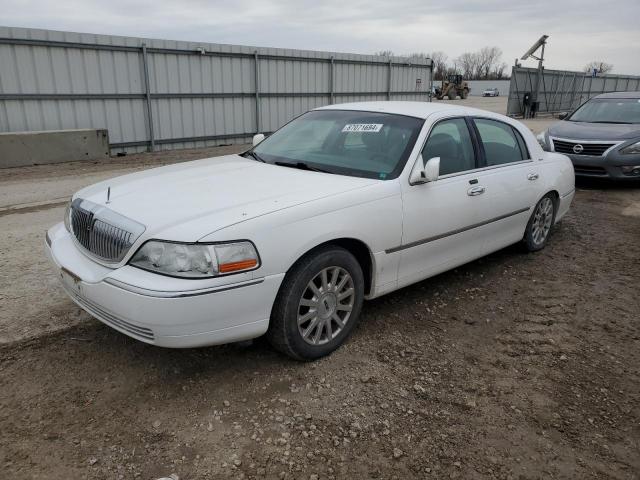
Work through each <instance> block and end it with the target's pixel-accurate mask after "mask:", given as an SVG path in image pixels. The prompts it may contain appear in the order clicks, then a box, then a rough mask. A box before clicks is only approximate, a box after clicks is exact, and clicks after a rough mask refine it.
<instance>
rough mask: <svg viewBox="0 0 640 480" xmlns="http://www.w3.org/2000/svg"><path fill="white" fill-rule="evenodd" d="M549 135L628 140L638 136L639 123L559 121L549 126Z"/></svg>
mask: <svg viewBox="0 0 640 480" xmlns="http://www.w3.org/2000/svg"><path fill="white" fill-rule="evenodd" d="M549 135H551V136H552V137H560V138H568V139H574V140H612V141H616V140H630V139H632V138H636V137H640V125H638V124H633V125H625V124H614V123H586V122H568V121H560V122H557V123H554V124H553V125H551V126H550V127H549Z"/></svg>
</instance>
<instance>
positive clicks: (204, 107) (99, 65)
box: [0, 27, 431, 151]
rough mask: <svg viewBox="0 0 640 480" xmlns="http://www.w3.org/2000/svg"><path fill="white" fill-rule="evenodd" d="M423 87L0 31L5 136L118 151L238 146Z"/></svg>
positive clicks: (424, 74)
mask: <svg viewBox="0 0 640 480" xmlns="http://www.w3.org/2000/svg"><path fill="white" fill-rule="evenodd" d="M145 61H146V64H145ZM417 79H420V82H417V81H416V80H417ZM430 80H431V64H430V61H429V60H423V61H418V62H415V61H414V62H413V63H409V61H408V60H407V59H404V58H399V57H392V58H387V57H376V56H371V55H356V54H347V53H335V52H316V51H306V50H289V49H275V48H256V47H248V46H239V45H222V44H209V43H196V42H181V41H173V40H158V39H143V38H132V37H116V36H108V35H94V34H82V33H73V32H56V31H50V30H37V29H23V28H10V27H0V131H3V132H10V131H34V130H61V129H76V128H106V129H108V130H109V136H110V141H111V142H112V145H111V146H112V149H113V150H114V151H121V150H124V151H140V150H144V149H146V148H150V149H153V148H156V149H163V150H164V149H172V148H189V147H200V146H209V145H219V144H232V143H241V142H242V143H244V142H246V141H248V139H250V137H251V136H252V135H253V134H254V133H255V132H256V131H258V129H259V130H260V131H262V132H272V131H274V130H276V129H277V128H279V127H280V126H282V125H283V124H284V123H286V122H288V121H289V120H291V119H292V118H294V117H295V116H297V115H300V114H301V113H303V112H305V111H307V110H310V109H313V108H316V107H319V106H322V105H327V104H329V103H331V102H333V103H344V102H351V101H366V100H386V99H397V100H418V101H424V100H428V97H427V95H426V92H427V91H428V89H429V85H430ZM147 84H148V86H149V88H148V91H147Z"/></svg>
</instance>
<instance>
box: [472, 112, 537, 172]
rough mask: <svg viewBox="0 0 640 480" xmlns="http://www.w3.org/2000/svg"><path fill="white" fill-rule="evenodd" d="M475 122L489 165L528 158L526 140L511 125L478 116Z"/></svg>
mask: <svg viewBox="0 0 640 480" xmlns="http://www.w3.org/2000/svg"><path fill="white" fill-rule="evenodd" d="M474 122H475V124H476V127H478V132H480V141H481V142H482V145H483V147H484V153H485V156H486V157H487V165H489V166H491V165H504V164H505V163H511V162H519V161H520V160H525V159H527V158H528V156H529V155H528V152H527V151H526V146H525V145H524V140H522V137H521V136H520V134H519V133H516V132H515V131H514V130H513V128H512V127H511V125H508V124H506V123H503V122H498V121H497V120H487V119H485V118H476V119H474ZM523 149H524V150H523Z"/></svg>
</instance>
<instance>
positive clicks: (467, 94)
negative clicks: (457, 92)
mask: <svg viewBox="0 0 640 480" xmlns="http://www.w3.org/2000/svg"><path fill="white" fill-rule="evenodd" d="M468 96H469V90H467V89H466V88H465V89H464V90H463V91H462V99H463V100H466V99H467V97H468Z"/></svg>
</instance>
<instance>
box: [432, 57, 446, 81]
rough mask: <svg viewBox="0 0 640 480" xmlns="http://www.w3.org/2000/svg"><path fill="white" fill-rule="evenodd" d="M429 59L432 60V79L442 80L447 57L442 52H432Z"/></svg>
mask: <svg viewBox="0 0 640 480" xmlns="http://www.w3.org/2000/svg"><path fill="white" fill-rule="evenodd" d="M429 56H430V57H431V61H432V62H433V79H434V80H442V79H443V78H444V77H445V75H446V74H447V61H448V60H449V57H448V56H447V54H446V53H444V52H440V51H437V52H432V53H431V55H429Z"/></svg>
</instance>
